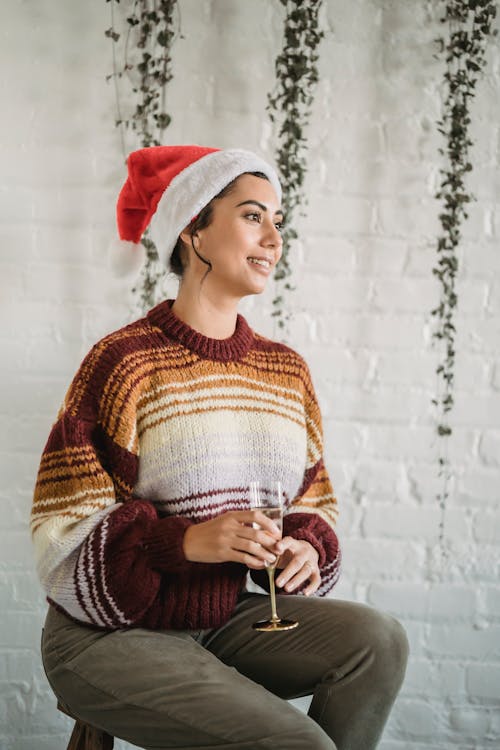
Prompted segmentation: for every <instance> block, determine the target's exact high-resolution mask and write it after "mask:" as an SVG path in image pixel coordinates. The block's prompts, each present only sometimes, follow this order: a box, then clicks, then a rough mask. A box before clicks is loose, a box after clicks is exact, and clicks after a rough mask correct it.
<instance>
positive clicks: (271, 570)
mask: <svg viewBox="0 0 500 750" xmlns="http://www.w3.org/2000/svg"><path fill="white" fill-rule="evenodd" d="M249 500H250V506H251V507H252V508H253V509H254V510H260V511H261V513H264V515H265V516H267V517H268V518H270V519H271V520H272V521H273V522H274V523H275V524H276V526H277V527H278V528H279V529H280V531H281V532H283V490H282V487H281V482H272V483H271V487H270V489H266V490H264V489H261V487H260V484H259V482H250V488H249ZM253 526H254V528H260V527H259V526H258V524H253ZM277 564H278V558H276V560H275V561H274V562H273V563H269V562H266V569H267V575H268V576H269V593H270V595H271V618H270V619H269V620H260V621H259V622H255V623H254V624H253V625H252V627H253V629H254V630H262V631H263V632H265V633H269V632H273V631H277V630H293V628H296V627H297V625H298V624H299V623H298V622H297V621H296V620H282V619H281V618H280V617H278V613H277V611H276V591H275V587H274V575H275V572H276V565H277Z"/></svg>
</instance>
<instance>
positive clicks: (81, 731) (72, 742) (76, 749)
mask: <svg viewBox="0 0 500 750" xmlns="http://www.w3.org/2000/svg"><path fill="white" fill-rule="evenodd" d="M86 734H87V732H86V727H85V724H81V723H80V722H79V721H75V726H74V727H73V731H72V732H71V737H70V738H69V743H68V747H67V750H86V748H87V741H86Z"/></svg>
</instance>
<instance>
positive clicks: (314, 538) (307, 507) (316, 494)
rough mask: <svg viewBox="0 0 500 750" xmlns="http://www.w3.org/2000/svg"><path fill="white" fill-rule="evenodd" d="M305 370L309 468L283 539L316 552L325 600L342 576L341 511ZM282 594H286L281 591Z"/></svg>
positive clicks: (261, 580) (259, 578)
mask: <svg viewBox="0 0 500 750" xmlns="http://www.w3.org/2000/svg"><path fill="white" fill-rule="evenodd" d="M303 366H304V375H303V386H304V413H305V421H306V436H307V440H306V445H307V456H306V467H305V472H304V478H303V481H302V485H301V487H300V489H299V491H298V493H297V495H296V497H295V498H294V499H293V500H292V501H291V502H290V504H289V506H288V508H287V509H286V510H285V515H284V518H283V536H291V537H294V538H295V539H302V540H304V541H306V542H309V543H310V544H311V545H312V546H313V547H314V548H315V549H316V551H317V552H318V555H319V557H318V565H319V569H320V574H321V584H320V587H319V588H318V590H317V591H316V595H318V596H324V595H325V594H327V593H328V592H329V591H330V590H331V589H332V588H333V586H334V585H335V583H336V582H337V580H338V578H339V574H340V562H341V552H340V546H339V541H338V538H337V534H336V532H335V526H336V522H337V516H338V507H337V499H336V497H335V495H334V492H333V488H332V483H331V481H330V477H329V475H328V472H327V470H326V468H325V465H324V460H323V424H322V419H321V412H320V408H319V404H318V399H317V397H316V393H315V390H314V386H313V384H312V380H311V375H310V372H309V368H308V367H307V365H306V363H305V362H304V363H303ZM262 573H263V572H262V571H255V574H253V573H252V578H253V579H254V580H255V582H256V583H258V584H259V585H260V586H263V587H265V588H268V585H267V581H266V579H267V574H265V572H264V575H262ZM299 591H300V589H299ZM280 593H283V594H285V593H286V592H285V590H282V591H280ZM292 593H294V594H296V593H298V592H297V591H294V592H292Z"/></svg>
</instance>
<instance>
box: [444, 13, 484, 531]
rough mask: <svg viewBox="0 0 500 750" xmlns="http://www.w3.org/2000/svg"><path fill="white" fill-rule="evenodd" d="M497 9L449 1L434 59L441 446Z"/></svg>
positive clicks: (447, 429) (450, 398)
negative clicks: (477, 120) (464, 231)
mask: <svg viewBox="0 0 500 750" xmlns="http://www.w3.org/2000/svg"><path fill="white" fill-rule="evenodd" d="M496 12H497V10H496V3H495V2H493V1H492V0H448V2H446V3H445V15H444V17H443V18H441V23H443V24H447V27H448V28H447V36H446V38H445V37H444V36H442V37H440V38H439V39H438V40H437V42H438V45H439V55H440V56H443V57H444V59H445V61H446V72H445V74H444V78H445V89H446V98H445V101H444V108H443V115H442V118H441V119H440V120H439V121H438V130H439V132H440V133H441V134H442V136H443V137H444V139H445V141H446V146H445V148H441V149H439V153H440V154H442V155H443V156H444V157H445V160H446V166H445V168H444V169H440V175H441V178H442V179H441V183H440V186H439V189H438V192H437V193H436V198H438V199H439V200H440V201H442V205H443V208H442V211H441V213H440V214H439V220H440V223H441V234H440V236H439V237H438V241H437V248H436V249H437V255H438V258H437V263H436V266H435V267H434V268H433V269H432V272H433V274H434V275H435V276H436V278H437V279H438V280H439V282H440V284H441V290H440V300H439V304H438V306H437V307H436V308H435V309H434V310H432V315H433V316H435V319H436V330H435V332H434V333H433V334H432V335H433V338H434V339H435V340H436V341H437V342H439V343H440V345H441V347H442V352H443V361H442V362H441V364H440V365H439V366H438V368H437V370H436V374H437V376H438V395H437V397H436V398H435V399H433V404H434V405H435V406H436V408H437V413H438V423H437V434H438V435H439V436H442V437H443V438H444V439H445V440H446V441H447V440H448V439H449V436H450V435H451V433H452V429H451V427H450V424H449V421H448V414H449V412H450V411H451V410H452V408H453V402H454V401H453V383H454V367H455V334H456V328H455V309H456V307H457V293H456V289H455V280H456V276H457V273H458V257H457V247H458V245H459V243H460V240H461V236H462V235H461V231H460V229H461V226H462V224H463V222H464V221H465V220H466V219H467V218H468V213H467V210H466V207H467V203H469V202H470V201H471V200H472V199H473V198H474V196H473V195H472V194H471V193H470V192H468V191H467V187H466V184H465V180H466V175H467V173H468V172H470V171H471V170H472V164H471V162H470V156H469V151H470V148H471V146H473V142H472V140H471V138H470V135H469V126H470V123H471V117H470V107H471V102H472V99H473V97H474V94H475V88H476V84H477V82H478V79H479V75H480V73H481V72H482V70H483V68H484V66H485V62H486V57H485V51H486V46H487V42H488V39H489V38H490V37H492V36H495V35H496V33H497V32H496V31H494V30H492V23H493V20H494V18H495V16H496ZM447 448H448V444H447V442H446V443H445V451H443V453H446V457H445V456H444V455H441V456H440V458H439V467H440V476H441V477H442V478H443V486H442V491H441V493H440V494H439V495H438V500H439V504H440V508H441V520H440V527H439V539H440V542H443V539H444V511H445V503H446V499H447V497H448V486H449V481H450V479H451V474H450V469H449V461H448V458H447Z"/></svg>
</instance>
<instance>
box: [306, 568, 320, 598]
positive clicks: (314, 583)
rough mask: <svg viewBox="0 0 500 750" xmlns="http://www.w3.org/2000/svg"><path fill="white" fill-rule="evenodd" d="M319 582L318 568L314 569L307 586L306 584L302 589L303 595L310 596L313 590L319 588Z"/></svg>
mask: <svg viewBox="0 0 500 750" xmlns="http://www.w3.org/2000/svg"><path fill="white" fill-rule="evenodd" d="M320 584H321V575H320V573H319V571H318V570H316V571H315V572H314V573H313V575H312V576H311V579H310V582H309V586H306V588H305V589H304V592H303V593H304V595H305V596H311V594H314V592H315V591H317V590H318V589H319V586H320Z"/></svg>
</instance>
